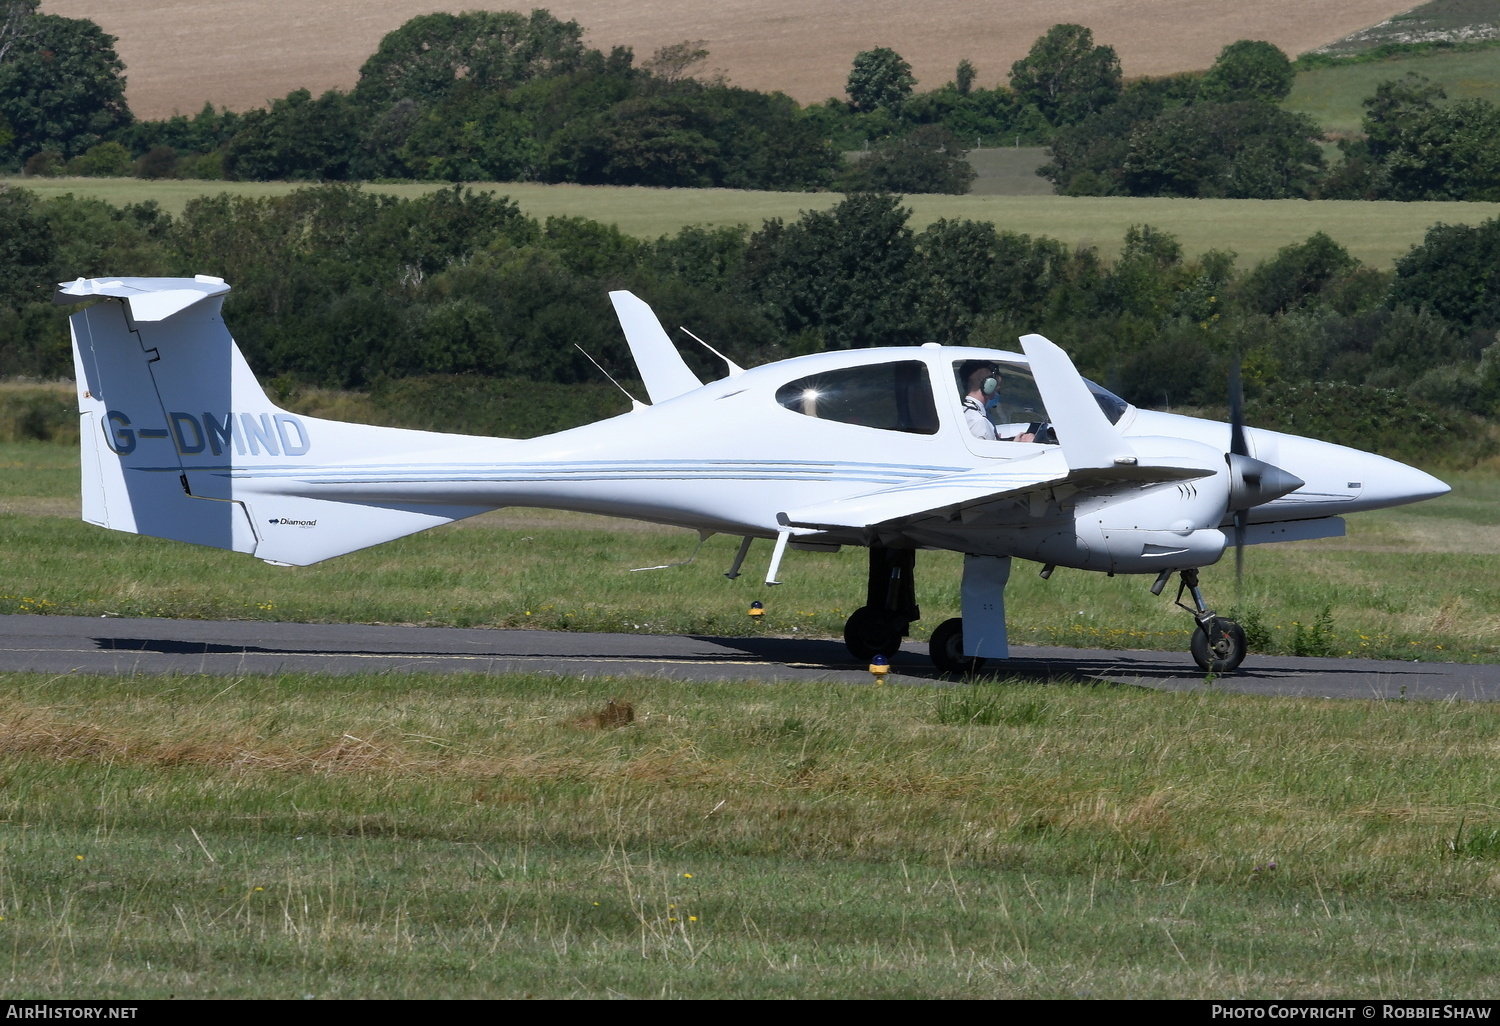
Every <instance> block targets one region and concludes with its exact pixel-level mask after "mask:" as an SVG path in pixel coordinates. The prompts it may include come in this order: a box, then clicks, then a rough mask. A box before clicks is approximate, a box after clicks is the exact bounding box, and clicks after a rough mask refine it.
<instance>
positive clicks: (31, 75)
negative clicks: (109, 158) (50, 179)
mask: <svg viewBox="0 0 1500 1026" xmlns="http://www.w3.org/2000/svg"><path fill="white" fill-rule="evenodd" d="M114 44H115V37H114V36H111V35H108V34H106V33H105V32H104V31H103V30H102V29H101V28H99V26H98V25H95V24H94V23H93V22H92V21H87V20H84V19H80V18H62V17H58V16H57V15H53V14H34V15H32V16H31V17H30V18H29V19H27V20H26V22H25V25H24V35H23V36H22V38H20V39H19V40H17V41H16V42H15V43H14V45H13V46H12V47H11V50H10V54H9V56H8V58H7V59H6V61H5V62H4V63H3V64H0V120H3V121H4V122H5V123H7V124H9V125H10V128H11V131H12V133H13V134H14V138H13V140H12V143H11V147H12V151H13V152H14V153H15V154H16V156H18V157H19V158H20V159H22V160H25V159H26V158H27V157H29V156H30V155H31V154H33V153H38V152H40V151H42V150H49V149H50V150H57V151H59V152H61V153H62V154H63V155H64V156H69V157H71V156H76V155H77V154H80V153H82V152H83V151H85V150H87V149H88V148H89V147H90V146H93V145H95V144H96V143H99V142H102V141H103V140H104V139H105V138H106V137H108V136H110V135H112V134H113V133H115V132H117V131H119V130H120V129H122V128H124V127H125V126H127V125H129V124H130V122H131V120H132V119H131V115H130V108H129V107H128V106H126V103H125V76H124V71H125V65H124V64H123V63H122V62H121V61H120V58H119V57H118V56H117V55H116V54H115V50H114Z"/></svg>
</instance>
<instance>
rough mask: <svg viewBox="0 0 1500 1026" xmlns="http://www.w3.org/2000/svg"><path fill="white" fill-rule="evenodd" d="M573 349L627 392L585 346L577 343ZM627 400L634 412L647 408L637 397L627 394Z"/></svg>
mask: <svg viewBox="0 0 1500 1026" xmlns="http://www.w3.org/2000/svg"><path fill="white" fill-rule="evenodd" d="M573 348H574V349H576V350H578V351H579V352H580V353H582V354H583V355H584V356H588V360H589V363H591V364H593V365H594V366H595V367H598V368H599V373H600V374H603V375H604V376H605V377H606V378H609V383H610V384H611V385H614V386H615V387H616V388H618V389H619V390H620V391H621V392H625V386H624V385H622V384H620V383H619V382H618V381H616V380H615V379H614V376H613V375H612V374H610V373H609V371H607V370H605V369H604V368H603V367H602V366H600V364H599V361H598V360H596V359H594V358H593V357H592V356H589V351H588V350H587V349H585V348H583V346H581V345H579V344H578V343H577V342H574V343H573ZM625 398H626V399H629V400H630V408H631V409H632V410H644V409H645V408H646V406H647V404H646V403H643V402H641V401H640V400H639V399H637V398H636V397H635V396H633V395H631V394H630V393H629V392H625Z"/></svg>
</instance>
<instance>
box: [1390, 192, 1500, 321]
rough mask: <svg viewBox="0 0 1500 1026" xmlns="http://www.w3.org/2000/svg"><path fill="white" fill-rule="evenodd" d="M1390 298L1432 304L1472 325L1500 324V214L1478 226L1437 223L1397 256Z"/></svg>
mask: <svg viewBox="0 0 1500 1026" xmlns="http://www.w3.org/2000/svg"><path fill="white" fill-rule="evenodd" d="M1391 303H1392V304H1393V305H1405V306H1410V307H1421V306H1431V307H1432V308H1433V309H1434V310H1436V311H1437V312H1438V313H1439V314H1441V315H1442V316H1444V317H1446V318H1447V319H1448V320H1450V321H1454V322H1455V323H1458V324H1462V325H1464V326H1465V327H1470V328H1476V327H1477V328H1485V329H1491V330H1493V329H1496V328H1500V218H1491V219H1490V220H1488V221H1485V222H1484V223H1483V224H1481V225H1479V226H1478V227H1473V226H1470V225H1465V224H1435V225H1433V226H1432V227H1431V228H1429V229H1427V236H1426V238H1425V239H1423V241H1422V244H1421V245H1420V246H1414V247H1413V248H1412V250H1411V252H1409V253H1407V254H1406V256H1404V257H1402V258H1401V259H1400V260H1397V261H1396V280H1395V282H1394V283H1393V284H1392V285H1391Z"/></svg>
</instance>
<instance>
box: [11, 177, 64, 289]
mask: <svg viewBox="0 0 1500 1026" xmlns="http://www.w3.org/2000/svg"><path fill="white" fill-rule="evenodd" d="M56 256H57V242H56V238H55V236H54V233H53V231H52V226H51V225H50V224H49V223H48V222H47V219H46V217H45V216H44V215H43V214H42V212H41V211H40V210H39V209H38V204H37V201H36V197H35V196H34V195H32V194H31V193H29V192H27V191H25V190H24V189H11V188H6V187H0V306H17V305H19V304H21V303H24V302H28V301H33V300H39V299H43V298H45V297H46V296H47V294H48V293H47V292H46V291H45V288H46V287H47V286H49V285H51V283H53V282H55V281H57V279H58V275H59V274H60V273H61V272H60V271H59V270H58V267H57V260H56Z"/></svg>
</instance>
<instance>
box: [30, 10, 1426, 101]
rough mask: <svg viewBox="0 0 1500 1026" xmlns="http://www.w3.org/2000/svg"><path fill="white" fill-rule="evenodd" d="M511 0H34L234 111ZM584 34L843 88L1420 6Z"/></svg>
mask: <svg viewBox="0 0 1500 1026" xmlns="http://www.w3.org/2000/svg"><path fill="white" fill-rule="evenodd" d="M531 6H532V5H531V4H519V3H515V2H507V0H464V2H460V3H453V4H449V3H444V2H443V0H128V2H121V0H43V3H42V10H43V12H45V13H48V14H61V15H65V16H67V17H72V18H91V19H93V20H94V21H95V22H97V23H98V24H99V25H101V26H102V27H103V28H104V29H105V31H107V32H109V33H111V34H113V35H115V36H117V37H118V38H119V44H118V46H117V50H118V51H119V54H120V56H121V57H122V58H123V59H124V61H125V64H126V70H127V74H128V76H129V100H130V105H131V108H132V109H133V110H134V111H135V112H136V114H137V115H138V116H142V117H162V116H165V115H168V114H171V113H172V112H173V111H182V112H184V113H191V112H194V111H196V110H197V109H198V108H200V107H202V106H203V103H204V101H211V102H213V103H214V104H216V105H223V106H227V107H229V108H231V109H233V110H243V109H245V108H247V107H253V106H258V105H261V104H263V103H265V102H266V100H267V99H269V98H271V97H277V96H285V95H286V94H287V93H288V92H289V91H291V90H292V89H297V88H299V87H306V88H308V89H311V90H312V91H313V92H314V93H319V92H322V91H323V90H325V89H331V88H340V89H347V88H349V87H351V86H352V85H354V82H355V80H356V78H357V77H358V72H359V66H360V64H362V63H363V62H364V60H365V58H366V57H368V56H369V55H370V54H371V53H373V52H374V51H375V48H376V46H377V45H378V44H379V42H380V39H381V37H382V36H383V35H385V33H387V32H390V31H391V30H392V29H395V28H397V27H398V26H399V25H401V23H402V22H404V21H406V20H407V19H408V18H411V17H414V16H416V15H418V14H427V13H430V12H431V11H433V10H438V9H447V10H452V11H460V10H476V9H488V10H517V9H520V10H529V9H530V7H531ZM545 6H547V7H548V9H549V10H551V11H552V13H553V14H555V15H557V16H558V17H560V18H572V19H576V20H577V21H578V23H579V24H581V25H583V26H584V28H585V29H587V30H588V41H589V43H590V44H591V45H594V46H598V47H601V48H604V49H608V48H609V47H611V46H614V45H618V44H624V45H628V46H631V47H633V48H634V49H635V52H636V55H637V58H638V59H639V58H644V57H647V56H649V55H650V54H651V53H652V52H653V51H654V50H656V49H657V48H658V47H661V46H665V45H668V44H671V43H677V42H681V41H682V40H685V39H694V40H698V39H701V40H703V41H704V45H705V46H706V47H707V48H708V49H709V50H710V51H711V53H712V56H711V58H710V60H709V64H710V66H711V67H712V68H713V69H719V70H722V71H724V72H725V73H726V74H727V75H728V76H729V80H730V81H731V82H732V83H734V84H736V85H741V86H745V87H747V88H752V89H762V90H772V89H779V90H781V91H783V92H786V93H789V94H790V95H792V96H794V97H796V98H797V99H798V100H800V101H802V102H804V103H807V102H814V101H817V100H822V99H825V98H827V97H829V96H835V95H842V94H843V89H844V80H845V78H846V76H847V75H848V70H849V65H850V62H851V61H852V60H853V58H854V55H855V54H856V53H858V52H859V51H860V50H867V49H869V48H871V47H875V46H890V47H893V48H894V49H896V50H897V51H898V52H900V53H901V54H902V56H904V57H905V58H906V59H907V60H908V61H910V62H911V63H912V66H913V68H914V69H915V71H916V75H917V78H918V80H919V88H923V89H931V88H934V87H936V86H939V85H941V84H942V83H943V82H945V81H948V80H949V79H950V78H951V77H952V75H953V69H954V68H955V67H956V66H957V64H958V62H959V60H960V59H962V58H968V59H969V60H971V61H973V62H974V65H975V66H976V67H977V68H978V69H979V84H980V85H994V84H997V83H1001V82H1004V81H1005V80H1006V79H1007V77H1008V76H1009V72H1010V65H1011V62H1012V61H1014V60H1016V59H1017V58H1019V57H1022V56H1024V55H1025V53H1026V51H1027V49H1028V48H1029V47H1030V46H1031V44H1032V42H1033V41H1034V40H1035V39H1036V38H1037V37H1038V36H1039V35H1041V34H1042V33H1043V32H1045V31H1046V30H1047V28H1048V26H1050V25H1053V24H1056V23H1057V22H1078V23H1080V24H1083V25H1087V26H1089V27H1090V28H1091V29H1093V31H1094V37H1095V39H1096V40H1098V41H1099V42H1101V43H1108V44H1109V45H1111V46H1113V47H1114V48H1115V49H1116V50H1118V51H1119V54H1120V59H1121V61H1122V63H1123V64H1124V68H1125V74H1126V75H1128V76H1134V75H1156V74H1164V73H1167V72H1173V71H1187V70H1192V69H1195V68H1205V67H1207V66H1208V65H1209V64H1211V63H1212V62H1213V59H1214V57H1215V56H1216V55H1217V54H1218V52H1219V50H1220V48H1222V47H1223V46H1224V45H1225V44H1227V43H1232V42H1234V41H1235V40H1237V39H1268V40H1270V41H1271V42H1273V43H1275V44H1277V45H1278V46H1280V47H1281V48H1282V49H1284V50H1286V51H1287V52H1288V53H1290V54H1294V55H1295V54H1297V53H1300V52H1302V51H1304V50H1308V49H1311V48H1312V47H1315V46H1318V45H1321V44H1323V43H1327V42H1331V41H1333V40H1335V39H1338V38H1340V37H1342V36H1344V35H1347V34H1348V33H1350V32H1353V31H1355V30H1357V29H1360V28H1364V27H1366V26H1369V25H1373V24H1375V23H1376V22H1379V21H1381V20H1383V19H1385V18H1388V17H1390V16H1391V15H1393V14H1397V13H1400V12H1401V11H1404V10H1407V9H1408V8H1410V7H1411V6H1413V0H1259V2H1256V3H1245V2H1244V0H1010V2H994V0H989V2H980V0H922V2H916V0H904V2H898V0H825V2H823V3H809V2H807V0H719V2H717V3H712V4H705V3H702V2H701V0H633V2H629V3H626V2H622V0H553V2H551V3H548V4H546V5H545Z"/></svg>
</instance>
